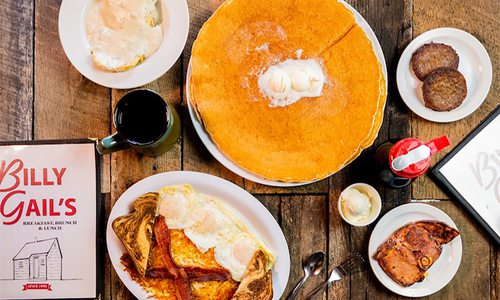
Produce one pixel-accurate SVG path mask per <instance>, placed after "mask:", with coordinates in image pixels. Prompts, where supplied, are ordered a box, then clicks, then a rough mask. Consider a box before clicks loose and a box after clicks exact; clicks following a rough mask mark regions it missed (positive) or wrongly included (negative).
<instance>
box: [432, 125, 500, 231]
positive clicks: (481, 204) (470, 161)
mask: <svg viewBox="0 0 500 300" xmlns="http://www.w3.org/2000/svg"><path fill="white" fill-rule="evenodd" d="M439 171H440V172H441V174H442V175H443V176H444V177H445V178H446V179H447V180H448V182H449V183H450V184H451V185H452V186H453V188H454V189H455V190H457V191H458V192H459V193H460V195H461V196H462V197H463V198H464V199H465V200H466V201H467V202H468V204H469V205H470V206H471V207H472V209H474V210H475V211H476V213H477V214H479V215H480V216H481V218H482V219H483V220H484V221H485V222H486V224H487V225H488V226H489V227H490V228H491V230H492V231H494V232H495V233H496V234H497V236H500V116H497V117H496V118H495V119H493V120H492V121H491V122H490V123H489V124H488V125H487V126H486V127H485V128H483V129H482V130H481V131H480V132H479V133H478V134H477V135H476V136H474V137H473V138H472V139H471V140H470V141H469V142H468V143H467V144H466V145H465V146H464V147H463V148H461V149H460V150H459V151H458V152H457V153H456V154H455V155H454V156H453V157H452V158H451V159H450V160H448V161H447V162H446V163H445V164H444V165H443V166H442V167H441V168H440V170H439Z"/></svg>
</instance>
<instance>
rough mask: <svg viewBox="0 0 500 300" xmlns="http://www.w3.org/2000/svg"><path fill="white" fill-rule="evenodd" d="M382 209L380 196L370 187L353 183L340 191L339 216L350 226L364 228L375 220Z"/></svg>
mask: <svg viewBox="0 0 500 300" xmlns="http://www.w3.org/2000/svg"><path fill="white" fill-rule="evenodd" d="M381 208H382V200H381V198H380V194H379V193H378V192H377V190H375V189H374V188H373V187H372V186H371V185H368V184H366V183H354V184H352V185H350V186H348V187H347V188H346V189H344V190H343V191H342V193H341V194H340V197H339V200H338V210H339V214H340V216H341V217H342V219H344V221H346V222H347V223H349V224H351V225H352V226H366V225H369V224H371V223H372V222H373V221H375V220H376V219H377V217H378V216H379V214H380V209H381Z"/></svg>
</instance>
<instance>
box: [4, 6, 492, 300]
mask: <svg viewBox="0 0 500 300" xmlns="http://www.w3.org/2000/svg"><path fill="white" fill-rule="evenodd" d="M222 2H223V1H222V0H188V5H189V11H190V18H191V25H190V32H189V37H188V42H187V45H186V48H185V51H184V53H183V54H182V56H181V58H180V59H179V60H178V62H177V63H176V64H175V65H174V66H173V67H172V69H171V70H170V71H169V72H168V73H166V74H165V75H164V76H163V77H161V78H160V79H159V80H157V81H155V82H153V83H151V84H149V85H147V86H146V87H147V88H151V89H153V90H155V91H157V92H159V93H160V94H161V95H162V96H163V97H164V98H165V99H166V100H167V101H169V102H171V103H173V104H175V106H176V108H177V109H178V112H179V114H180V116H181V119H182V121H183V129H182V133H183V134H182V138H181V139H180V140H179V141H178V143H177V144H176V145H175V146H174V147H173V148H172V149H171V150H170V151H169V152H167V153H166V154H164V155H162V156H159V157H156V158H151V157H145V156H143V155H140V154H138V153H136V152H135V151H133V150H125V151H121V152H117V153H113V154H112V155H106V156H104V157H103V173H102V177H103V191H102V192H103V195H102V197H103V200H104V201H105V206H106V217H107V216H108V215H109V212H110V210H111V208H112V207H113V205H114V203H115V202H116V200H117V199H118V198H119V196H120V195H121V194H122V193H123V192H124V191H125V190H126V189H127V188H128V187H130V186H131V185H132V184H134V183H135V182H137V181H139V180H141V179H143V178H145V177H147V176H150V175H153V174H157V173H160V172H166V171H173V170H194V171H200V172H205V173H210V174H214V175H216V176H219V177H222V178H225V179H227V180H230V181H232V182H234V183H236V184H237V185H239V186H241V187H243V188H245V189H247V190H248V191H250V192H251V193H254V194H256V195H257V198H258V199H259V200H260V201H261V202H262V203H263V204H264V205H265V206H266V207H267V209H268V210H269V211H270V212H271V214H272V215H273V216H274V218H275V219H276V220H277V222H278V224H279V225H280V226H281V228H282V229H283V232H284V235H285V238H286V239H287V242H288V245H289V249H290V256H291V259H292V261H291V273H290V278H289V282H288V286H287V289H286V291H285V293H284V297H285V296H286V295H288V293H289V292H290V291H291V289H292V288H293V286H294V285H295V283H296V282H297V281H298V280H299V279H300V278H301V277H302V275H303V272H302V261H303V260H304V259H305V258H306V257H307V256H308V255H309V254H311V253H313V252H316V251H324V252H325V253H327V258H328V259H327V264H326V266H325V270H323V272H322V273H321V274H320V276H318V277H316V278H312V279H311V280H310V281H308V283H307V285H306V287H305V289H304V290H305V291H308V290H311V289H312V287H313V286H315V285H316V284H318V283H319V282H320V281H322V280H325V279H326V277H327V271H331V270H332V269H333V268H334V267H335V266H336V265H338V264H339V263H341V262H342V261H343V260H344V259H345V258H346V257H348V256H349V255H350V254H352V253H353V252H355V251H361V252H362V253H366V250H367V245H368V238H369V236H370V233H371V231H372V229H373V225H372V226H368V227H366V228H355V227H352V226H349V225H348V224H346V223H345V222H344V221H342V219H341V218H340V215H339V213H338V209H337V200H338V197H339V195H340V192H341V191H342V190H343V189H344V188H345V187H347V186H348V185H350V184H352V183H354V182H367V183H370V184H372V185H374V186H375V188H376V189H377V190H378V191H379V192H380V194H381V196H382V198H383V207H382V214H381V215H383V214H384V213H386V212H387V211H389V210H390V209H392V208H394V207H396V206H398V205H401V204H403V203H407V202H409V201H410V198H415V199H447V197H446V196H445V195H444V194H443V193H442V192H441V191H440V190H439V189H438V188H437V187H436V186H435V185H434V184H433V183H432V182H431V181H430V180H429V179H428V178H427V177H425V176H422V177H421V178H419V179H418V180H417V181H415V182H414V183H413V185H412V188H406V189H400V190H390V189H384V188H383V187H382V186H381V185H380V184H378V183H377V182H376V180H375V176H376V172H377V168H376V167H375V166H374V164H373V159H372V155H373V153H374V151H375V148H376V146H377V145H379V144H380V143H382V142H384V141H386V140H388V139H399V138H404V137H408V136H415V137H419V138H421V139H424V140H426V139H431V138H433V137H435V136H437V135H439V134H441V133H446V134H448V135H449V136H450V138H451V139H452V141H453V143H454V145H455V144H456V143H458V142H459V141H460V140H461V139H462V138H463V137H464V136H465V135H466V134H467V133H468V132H469V131H470V130H471V129H472V128H473V127H474V126H475V125H477V124H478V123H479V122H480V121H481V120H482V119H483V118H484V117H485V116H486V115H487V114H488V113H489V112H490V111H491V110H492V109H493V108H494V107H496V106H497V105H498V104H500V97H499V96H500V86H499V83H498V74H499V72H500V44H499V39H500V38H499V35H498V33H497V30H496V29H497V28H499V27H500V26H499V25H500V20H499V18H498V16H499V15H500V4H499V2H498V1H497V0H478V1H475V2H474V3H468V2H465V1H459V0H450V1H444V0H441V1H431V0H402V1H387V0H369V1H366V0H349V1H347V2H348V3H350V4H351V5H352V6H354V7H355V8H356V9H357V10H358V11H359V12H360V13H361V14H362V15H363V16H364V17H365V18H366V20H367V21H368V23H369V24H370V25H371V27H372V28H373V30H374V32H375V34H376V35H377V37H378V39H379V41H380V44H381V46H382V48H383V51H384V55H385V58H386V63H387V67H388V72H389V78H388V79H389V89H388V92H389V95H388V100H387V105H386V108H385V114H384V122H383V124H382V128H381V130H380V132H379V135H378V137H377V140H376V141H375V143H374V145H373V146H372V147H370V148H369V149H367V150H366V151H364V153H363V154H362V155H361V156H360V157H359V158H358V159H357V160H356V161H355V162H353V163H352V164H351V165H349V166H348V167H346V168H345V169H344V170H342V171H341V172H339V173H337V174H335V175H334V176H331V177H330V178H328V179H326V180H323V181H320V182H317V183H314V184H311V185H306V186H303V187H297V188H273V187H266V186H263V185H260V184H255V183H253V182H250V181H247V180H244V179H243V178H241V177H239V176H237V175H235V174H234V173H232V172H231V171H229V170H227V169H226V168H224V167H223V166H222V165H221V164H220V163H219V162H218V161H217V160H215V158H213V156H212V155H211V154H210V153H209V152H208V151H207V149H206V148H205V147H204V146H203V144H202V142H201V140H200V139H199V137H198V136H197V134H196V132H195V131H194V128H193V125H192V123H191V121H190V119H189V114H188V112H187V106H186V97H185V93H184V89H185V76H186V72H187V67H188V63H189V58H190V53H191V47H192V44H193V42H194V40H195V39H196V36H197V33H198V31H199V29H200V28H201V26H202V24H203V23H204V22H205V20H206V19H208V17H210V16H211V14H212V13H213V11H214V10H215V9H216V8H217V7H218V6H219V5H220V4H221V3H222ZM60 3H61V0H43V1H42V0H35V1H27V0H21V1H13V0H8V1H4V2H3V4H2V6H0V46H1V48H0V62H1V63H2V70H0V116H1V117H0V139H1V140H13V139H15V140H28V139H32V138H35V139H55V138H85V137H103V136H106V135H108V134H110V133H111V132H114V131H115V129H114V128H113V126H112V122H111V120H112V108H114V106H115V105H116V103H117V101H118V100H119V98H120V97H121V96H122V95H123V94H124V93H125V92H126V91H121V90H110V89H108V88H104V87H102V86H99V85H97V84H94V83H92V82H91V81H89V80H87V79H86V78H84V77H83V76H82V75H80V73H79V72H78V71H77V70H76V69H74V67H72V65H71V64H70V62H69V61H68V59H67V58H66V56H65V54H64V52H63V50H62V47H61V44H60V42H59V36H58V29H57V20H58V12H59V6H60ZM447 26H451V27H457V28H461V29H464V30H466V31H468V32H470V33H471V34H473V35H474V36H476V37H477V38H478V39H479V40H480V41H481V42H482V43H483V44H484V46H485V47H486V49H487V51H488V52H489V54H490V57H491V60H492V63H493V73H494V78H493V84H492V87H491V90H490V94H489V96H488V98H487V99H486V101H485V102H484V103H483V105H482V106H481V107H480V108H479V109H478V110H477V111H476V112H475V113H474V114H472V115H471V116H469V117H467V118H465V119H463V120H461V121H458V122H454V123H450V124H437V123H432V122H428V121H425V120H422V119H421V118H419V117H417V116H415V115H413V114H411V113H410V111H409V110H408V108H407V107H406V106H405V104H404V103H403V101H402V100H401V99H400V96H399V93H398V91H397V89H396V82H395V68H396V65H397V62H398V59H399V55H400V54H401V52H402V50H403V49H404V48H405V46H406V45H407V44H408V43H409V42H410V41H411V39H412V38H413V37H416V36H417V35H419V34H420V33H422V32H425V31H427V30H429V29H432V28H435V27H447ZM449 150H451V147H450V148H449V149H447V151H445V153H446V152H448V151H449ZM443 155H444V153H441V154H440V155H439V156H438V157H437V159H435V160H434V162H436V161H438V160H439V159H440V158H441V157H442V156H443ZM417 201H420V200H417ZM429 204H430V205H433V206H436V207H438V208H440V209H442V210H443V211H444V212H446V213H447V214H449V215H450V217H451V218H452V219H453V220H454V221H455V223H456V224H457V226H458V228H459V230H460V231H461V236H462V241H463V256H462V263H461V266H460V268H459V270H458V272H457V274H456V276H455V277H454V279H453V280H452V281H451V283H450V284H449V285H447V286H446V287H445V288H444V289H443V290H441V291H440V292H438V293H436V294H434V295H432V296H430V297H427V298H428V299H493V300H500V285H499V282H500V249H498V248H495V247H494V246H493V244H491V242H490V241H489V239H488V238H487V236H486V235H485V234H484V231H483V230H482V229H481V228H480V227H478V226H477V224H476V223H475V222H474V220H473V219H471V218H470V217H469V215H468V214H467V213H466V211H465V210H464V209H463V208H462V207H461V205H459V204H458V203H456V202H455V201H437V202H435V201H432V202H430V203H429ZM445 247H446V246H445ZM104 273H105V278H104V284H105V290H104V295H103V297H102V298H103V299H134V297H133V296H132V295H131V294H130V292H128V290H127V289H126V288H125V286H124V285H123V284H122V283H121V281H120V279H119V278H118V276H117V275H116V273H115V271H114V269H113V267H112V266H111V263H110V261H109V257H108V255H107V254H106V260H105V266H104ZM327 291H328V293H326V292H323V293H320V294H319V295H318V296H316V297H315V298H314V299H370V300H371V299H403V298H404V297H400V296H397V295H396V294H394V293H391V292H389V291H388V290H387V289H386V288H385V287H383V286H382V285H381V284H380V283H379V282H378V280H377V279H376V278H375V277H374V275H373V273H372V271H371V270H370V268H369V267H368V266H364V267H363V268H361V269H360V270H359V271H357V272H355V273H354V274H352V275H351V276H350V277H349V278H345V279H344V280H342V281H340V282H337V283H335V284H334V285H333V286H330V287H329V288H328V290H327ZM284 297H283V298H284Z"/></svg>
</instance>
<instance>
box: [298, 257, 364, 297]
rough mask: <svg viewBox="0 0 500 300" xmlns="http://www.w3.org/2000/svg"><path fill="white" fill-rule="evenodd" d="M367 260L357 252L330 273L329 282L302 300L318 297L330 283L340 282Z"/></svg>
mask: <svg viewBox="0 0 500 300" xmlns="http://www.w3.org/2000/svg"><path fill="white" fill-rule="evenodd" d="M364 261H365V259H364V258H363V256H362V255H361V254H360V253H359V252H356V253H355V254H353V255H352V256H351V257H349V258H348V259H347V260H346V261H344V262H343V263H341V264H340V265H339V266H338V267H336V268H335V269H333V270H332V272H331V273H330V277H329V278H328V280H326V281H325V282H323V283H322V284H320V285H319V286H318V287H317V288H315V289H314V290H312V291H311V292H310V293H309V294H307V295H306V296H305V297H304V298H303V299H302V300H309V299H311V298H312V297H313V296H314V295H316V294H317V293H318V292H319V291H321V290H323V289H324V288H325V287H327V286H328V285H329V284H330V283H332V282H335V281H338V280H340V279H342V278H343V277H344V276H346V275H348V274H350V273H351V272H352V271H354V269H356V268H357V267H358V266H360V265H361V264H363V263H364Z"/></svg>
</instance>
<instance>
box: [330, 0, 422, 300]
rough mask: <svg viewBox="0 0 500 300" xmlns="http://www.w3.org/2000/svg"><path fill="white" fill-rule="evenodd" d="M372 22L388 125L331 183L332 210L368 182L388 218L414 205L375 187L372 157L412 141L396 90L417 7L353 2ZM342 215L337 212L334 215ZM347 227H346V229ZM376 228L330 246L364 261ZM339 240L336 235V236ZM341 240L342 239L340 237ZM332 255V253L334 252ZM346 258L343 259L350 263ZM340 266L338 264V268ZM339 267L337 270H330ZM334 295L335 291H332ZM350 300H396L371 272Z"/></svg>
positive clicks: (359, 276) (406, 194)
mask: <svg viewBox="0 0 500 300" xmlns="http://www.w3.org/2000/svg"><path fill="white" fill-rule="evenodd" d="M348 2H349V3H351V4H352V5H353V7H354V8H356V9H357V10H358V11H359V12H360V13H361V15H363V17H364V18H365V19H366V20H367V22H368V23H369V24H370V26H371V27H372V29H373V31H374V32H375V34H376V35H377V38H378V39H379V42H380V45H381V47H382V49H383V51H384V56H385V60H386V64H387V71H388V78H387V80H388V96H387V103H386V107H385V113H384V122H383V123H382V127H381V128H380V131H379V133H378V137H377V139H376V140H375V143H374V145H373V146H372V147H371V148H369V149H367V150H365V151H364V153H363V154H362V155H361V157H360V158H358V159H357V160H356V161H354V162H353V163H352V164H351V165H349V166H348V167H347V168H346V170H345V173H342V172H341V173H339V174H336V175H334V176H332V177H331V181H330V182H331V183H330V190H331V192H330V195H331V197H332V196H333V197H334V198H333V199H330V200H331V201H332V202H333V203H331V206H333V207H336V206H335V205H336V201H337V199H338V195H340V192H341V191H342V190H343V189H344V188H345V187H347V186H348V185H349V184H351V183H354V182H366V183H369V184H372V185H373V186H374V187H375V188H376V189H377V190H378V191H379V193H380V194H381V196H382V199H383V204H382V212H381V216H383V215H384V214H385V213H386V212H387V211H389V210H391V209H392V208H394V207H396V206H398V205H401V204H404V203H407V202H409V201H410V188H409V187H407V188H404V189H399V190H394V189H385V188H384V187H383V186H381V185H380V184H379V182H377V181H376V176H377V172H378V170H379V168H378V166H376V164H375V162H374V160H373V154H374V152H375V149H376V147H377V146H378V145H380V144H382V143H383V142H385V141H387V140H389V139H400V138H404V137H407V136H409V135H410V132H411V128H410V125H411V124H410V121H409V120H410V115H409V111H408V109H407V108H406V107H405V106H404V105H401V99H400V97H399V93H398V91H397V87H396V81H395V70H396V66H397V62H398V60H399V56H400V54H401V53H402V51H403V49H404V48H405V47H406V45H407V44H408V43H409V42H410V40H411V37H412V35H411V26H412V23H411V16H412V1H411V0H405V1H383V0H377V1H348ZM335 215H338V212H337V213H336V214H335ZM342 226H348V225H345V223H344V224H343V225H342ZM373 226H374V225H371V226H368V227H352V226H348V228H347V229H345V230H348V231H349V243H347V245H343V244H342V243H331V248H334V249H335V248H344V249H336V250H335V251H337V252H340V253H349V254H352V253H353V252H355V251H359V252H361V253H363V254H364V255H365V254H366V253H367V247H368V239H369V237H370V234H371V231H372V230H373ZM331 234H332V235H335V232H332V233H331ZM341 236H342V234H341ZM330 252H332V250H330ZM345 258H346V257H345V256H344V257H342V258H341V259H345ZM337 263H338V262H337ZM331 267H334V266H331ZM342 284H344V286H343V287H342V288H341V289H340V291H341V292H340V293H347V290H346V287H347V283H342ZM333 290H334V289H332V291H333ZM349 298H350V299H397V295H395V294H392V293H390V292H389V291H388V290H387V289H385V288H384V287H383V286H382V285H381V284H380V283H379V282H378V280H377V279H376V278H375V277H374V275H373V273H372V271H371V269H370V268H369V267H367V266H365V267H364V268H362V269H361V270H359V271H358V272H355V273H354V274H352V275H351V276H350V283H349Z"/></svg>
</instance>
